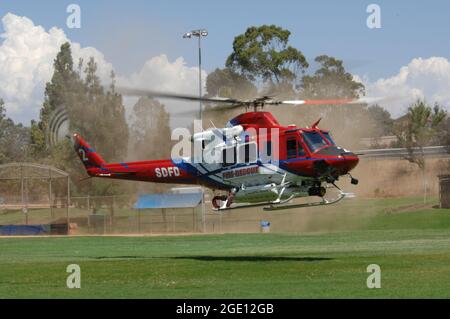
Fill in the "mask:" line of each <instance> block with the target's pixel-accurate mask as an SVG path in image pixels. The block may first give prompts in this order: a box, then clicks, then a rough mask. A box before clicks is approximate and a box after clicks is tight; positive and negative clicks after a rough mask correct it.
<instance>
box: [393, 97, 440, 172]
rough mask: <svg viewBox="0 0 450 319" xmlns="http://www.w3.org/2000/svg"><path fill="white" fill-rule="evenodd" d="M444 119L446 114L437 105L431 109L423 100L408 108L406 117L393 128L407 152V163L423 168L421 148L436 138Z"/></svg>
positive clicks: (423, 160) (423, 161)
mask: <svg viewBox="0 0 450 319" xmlns="http://www.w3.org/2000/svg"><path fill="white" fill-rule="evenodd" d="M446 117H447V113H446V112H445V111H444V110H443V109H442V108H441V107H440V106H439V105H438V104H435V105H434V107H431V106H429V105H428V104H426V102H425V101H423V100H417V101H416V102H415V103H414V104H413V105H411V106H410V107H409V108H408V113H407V114H406V116H405V117H404V118H403V119H402V120H401V121H399V122H398V123H397V125H396V126H395V135H396V136H397V139H398V141H399V143H400V144H401V145H402V146H403V147H405V148H406V149H407V151H408V157H407V160H408V161H410V162H411V163H415V164H417V166H419V168H421V169H424V168H425V156H424V151H423V148H424V147H425V146H429V145H430V142H432V141H433V140H434V139H435V138H436V132H437V128H438V127H439V125H440V124H441V123H442V122H443V121H444V120H445V119H446Z"/></svg>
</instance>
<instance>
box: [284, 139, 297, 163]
mask: <svg viewBox="0 0 450 319" xmlns="http://www.w3.org/2000/svg"><path fill="white" fill-rule="evenodd" d="M286 154H287V158H295V157H297V140H296V139H290V140H287V141H286Z"/></svg>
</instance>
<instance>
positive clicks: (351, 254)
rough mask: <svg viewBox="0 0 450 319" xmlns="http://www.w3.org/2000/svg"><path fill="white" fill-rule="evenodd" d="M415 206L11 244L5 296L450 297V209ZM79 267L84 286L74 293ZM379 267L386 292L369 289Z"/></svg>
mask: <svg viewBox="0 0 450 319" xmlns="http://www.w3.org/2000/svg"><path fill="white" fill-rule="evenodd" d="M361 202H365V203H361ZM410 204H411V201H410V200H383V201H377V200H372V201H362V200H360V201H353V202H352V203H351V204H346V205H350V206H351V207H353V210H356V211H358V209H357V207H358V205H360V207H361V209H360V212H361V213H360V214H359V215H354V211H353V210H352V209H351V207H346V206H343V207H346V208H345V210H346V213H344V214H342V217H341V218H342V220H341V222H342V221H345V220H346V219H347V220H349V216H353V217H352V218H353V219H355V220H356V221H358V222H354V223H352V226H351V227H349V228H348V229H345V227H339V228H335V229H334V230H333V231H332V232H330V231H329V229H328V228H329V227H328V226H326V227H325V228H324V229H322V230H321V229H320V227H315V228H314V232H303V233H289V234H280V233H278V234H274V233H273V234H226V235H196V236H177V237H174V236H172V237H171V236H168V237H70V238H25V239H24V238H2V239H0V297H1V298H13V297H19V298H22V297H32V298H37V297H39V298H51V297H62V298H74V297H76V298H103V297H112V298H126V297H137V298H152V297H153V298H175V297H177V298H222V297H225V298H227V297H230V298H263V297H268V298H270V297H273V298H284V297H286V298H314V297H319V298H328V297H329V298H349V297H358V298H359V297H362V298H366V297H369V298H380V297H394V298H405V297H408V298H409V297H425V298H438V297H445V298H448V297H450V210H448V209H447V210H439V209H432V208H417V209H414V208H410V209H409V210H408V209H405V207H408V205H410ZM355 207H356V208H355ZM363 207H369V208H370V209H369V208H367V209H366V210H364V209H363ZM374 207H376V209H374ZM396 209H397V210H396ZM317 218H318V219H317V220H316V221H310V222H314V223H318V224H319V222H318V221H320V218H322V217H320V216H318V217H317ZM327 220H328V219H327ZM72 263H76V264H79V265H80V267H81V289H68V288H66V277H67V275H68V274H67V273H66V272H65V270H66V267H67V265H69V264H72ZM369 264H378V265H380V267H381V272H382V273H381V285H382V288H381V289H368V288H367V286H366V279H367V276H368V275H369V274H368V273H367V272H366V268H367V266H368V265H369Z"/></svg>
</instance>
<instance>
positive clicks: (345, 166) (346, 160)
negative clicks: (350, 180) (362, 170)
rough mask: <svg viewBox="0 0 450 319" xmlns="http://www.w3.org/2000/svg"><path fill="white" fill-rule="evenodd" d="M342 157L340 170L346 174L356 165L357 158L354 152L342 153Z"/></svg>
mask: <svg viewBox="0 0 450 319" xmlns="http://www.w3.org/2000/svg"><path fill="white" fill-rule="evenodd" d="M342 157H343V160H342V163H341V165H340V170H341V172H342V174H347V173H348V172H350V171H351V170H352V169H354V168H355V167H356V165H358V162H359V158H358V156H357V155H356V154H353V153H350V154H346V155H343V156H342Z"/></svg>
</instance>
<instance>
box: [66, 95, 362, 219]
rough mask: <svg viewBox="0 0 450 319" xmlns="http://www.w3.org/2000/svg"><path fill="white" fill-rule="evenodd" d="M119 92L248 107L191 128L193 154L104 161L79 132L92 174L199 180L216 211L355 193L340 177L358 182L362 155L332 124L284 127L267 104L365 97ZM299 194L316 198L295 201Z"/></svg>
mask: <svg viewBox="0 0 450 319" xmlns="http://www.w3.org/2000/svg"><path fill="white" fill-rule="evenodd" d="M119 92H120V93H121V94H123V95H128V96H138V97H149V98H170V99H181V100H187V101H202V102H209V103H216V104H220V106H217V107H216V110H222V109H233V108H240V107H245V109H246V112H244V113H242V114H240V115H238V116H236V117H234V118H233V119H231V120H229V122H228V123H227V125H226V127H224V128H216V127H214V128H212V129H208V130H203V129H202V130H201V131H200V132H197V133H194V134H193V135H192V136H191V137H190V141H191V143H193V144H194V145H195V146H194V156H190V157H180V158H169V159H161V160H149V161H139V162H120V163H107V162H106V161H105V160H104V159H103V158H102V157H101V156H100V154H98V153H97V152H96V151H95V149H94V148H92V147H91V146H90V145H89V144H88V143H87V142H86V141H85V140H84V139H83V138H82V137H81V136H80V135H79V134H77V133H75V134H73V140H74V148H75V151H76V152H77V154H78V156H79V158H80V159H81V161H82V163H83V165H84V167H85V169H86V171H87V173H88V175H89V177H99V178H113V179H122V180H133V181H145V182H152V183H170V184H196V185H201V186H204V187H207V188H209V189H211V190H212V191H213V192H214V194H215V196H214V197H213V199H212V201H211V202H212V206H213V209H214V210H216V211H224V210H230V209H237V208H245V207H255V206H264V208H263V209H264V210H269V211H270V210H282V209H293V208H302V207H311V206H321V205H331V204H334V203H337V202H339V201H340V200H342V199H344V198H346V197H353V196H354V195H353V194H352V193H346V192H344V191H343V190H341V189H340V188H339V187H338V186H337V185H336V182H337V181H338V180H339V178H341V177H349V178H350V182H351V184H353V185H357V184H358V180H357V179H356V178H354V177H353V176H352V175H351V174H350V171H352V170H353V169H354V168H355V167H356V166H357V164H358V162H359V158H358V155H357V154H355V153H353V152H351V151H349V150H346V149H344V148H342V147H340V146H338V145H337V144H336V143H335V141H334V140H333V138H332V136H331V134H330V132H329V131H327V130H323V129H320V128H319V127H318V125H319V122H320V119H319V120H318V121H316V122H315V123H313V124H312V125H311V127H306V128H300V127H297V126H295V125H287V126H283V125H281V124H280V123H279V122H278V120H277V119H276V118H275V117H274V116H273V114H272V113H270V112H266V111H264V110H263V108H264V106H266V105H281V104H285V105H286V104H287V105H308V104H309V105H333V104H334V105H343V104H360V103H367V100H368V98H359V99H335V100H288V101H278V100H274V99H273V98H272V97H270V96H263V97H259V98H256V99H253V100H238V99H233V98H223V97H212V98H209V97H199V96H193V95H182V94H173V93H165V92H155V91H149V90H140V89H129V88H121V89H120V90H119ZM249 108H252V110H249ZM196 150H199V153H200V156H199V154H198V153H197V154H196V152H195V151H196ZM172 157H173V156H172ZM330 188H333V189H334V190H337V193H338V195H337V197H335V198H333V199H326V197H325V195H326V194H327V192H328V190H329V189H330ZM301 197H317V198H319V200H317V201H314V202H309V203H302V204H295V203H292V201H293V200H294V199H296V198H301Z"/></svg>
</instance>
